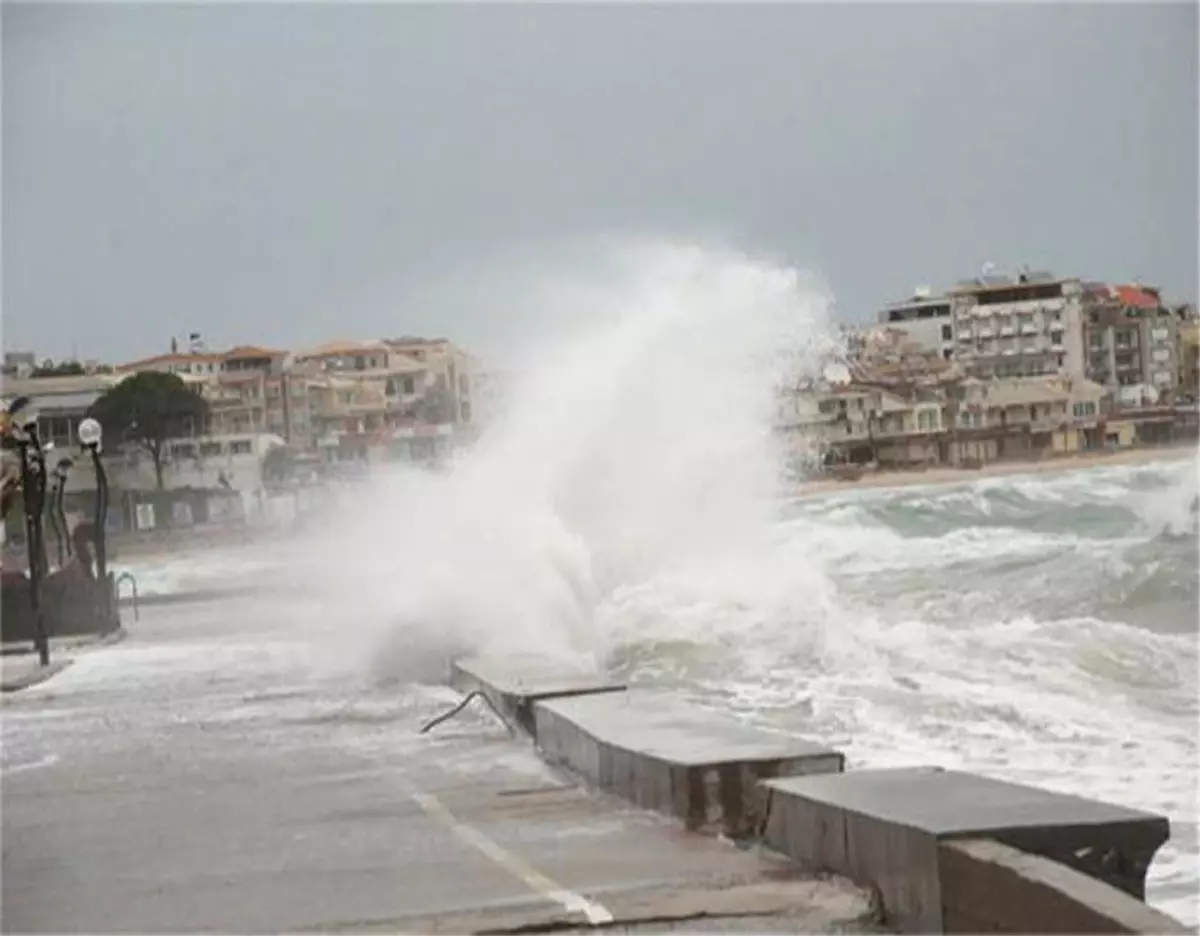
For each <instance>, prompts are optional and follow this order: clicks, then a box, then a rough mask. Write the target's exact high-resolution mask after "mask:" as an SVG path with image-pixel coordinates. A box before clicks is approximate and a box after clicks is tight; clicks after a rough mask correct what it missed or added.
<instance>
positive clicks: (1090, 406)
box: [1071, 403, 1096, 419]
mask: <svg viewBox="0 0 1200 936" xmlns="http://www.w3.org/2000/svg"><path fill="white" fill-rule="evenodd" d="M1071 414H1072V415H1073V416H1074V417H1075V418H1076V419H1083V418H1085V417H1087V416H1094V415H1096V404H1095V403H1076V404H1075V405H1074V406H1072V407H1071Z"/></svg>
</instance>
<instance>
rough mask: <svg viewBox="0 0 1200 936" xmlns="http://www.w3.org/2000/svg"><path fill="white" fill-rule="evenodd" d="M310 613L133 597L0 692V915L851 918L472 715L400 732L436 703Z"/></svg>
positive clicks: (640, 920)
mask: <svg viewBox="0 0 1200 936" xmlns="http://www.w3.org/2000/svg"><path fill="white" fill-rule="evenodd" d="M321 616H322V615H321V612H320V611H319V609H313V608H311V607H306V606H305V605H303V604H302V603H299V602H297V603H296V604H295V605H294V606H293V605H283V604H280V603H278V602H275V603H273V604H272V605H271V606H270V607H266V606H263V605H260V604H256V603H254V602H253V601H252V600H251V599H246V598H242V599H237V600H236V601H227V602H219V603H212V602H208V603H204V604H197V605H190V606H174V607H162V608H152V609H146V610H145V611H144V612H143V615H142V620H141V622H140V623H139V624H137V625H133V624H130V628H131V631H132V633H131V635H130V637H129V638H128V639H127V640H125V641H124V642H122V643H120V644H116V645H113V646H109V647H103V648H99V649H95V650H91V651H87V652H85V653H82V654H80V655H79V656H78V658H77V659H76V660H75V662H74V664H73V665H72V666H70V667H68V668H67V669H66V670H64V671H63V672H62V673H60V674H59V675H57V676H56V677H54V678H53V679H52V680H50V681H48V682H46V683H43V684H42V685H39V686H36V687H34V688H31V689H27V690H23V691H21V692H16V693H11V694H8V695H7V696H5V697H4V708H3V727H4V737H3V748H2V751H3V760H2V769H3V791H2V795H3V803H2V806H3V813H2V816H3V833H4V834H3V905H2V907H3V930H4V931H5V932H131V931H140V932H180V931H196V930H207V931H225V932H242V933H249V932H267V931H272V932H279V931H288V932H302V931H306V930H322V931H329V930H342V931H371V930H378V931H386V930H391V931H397V930H400V931H405V932H416V931H426V932H434V931H441V932H473V931H481V930H488V931H493V932H497V931H499V932H503V931H505V930H512V929H515V928H518V927H530V926H534V927H540V928H544V929H545V930H547V931H548V930H553V929H556V928H574V927H589V926H593V925H606V926H607V925H611V926H613V927H615V928H618V929H623V930H625V931H629V930H631V929H637V928H639V927H640V926H649V927H656V928H659V929H661V928H664V927H665V928H671V927H672V926H675V925H678V924H679V921H686V920H687V919H689V918H695V917H696V916H698V915H701V914H712V915H716V916H717V917H718V918H727V919H728V922H726V923H724V924H720V923H718V926H717V928H718V929H720V930H722V931H727V932H728V931H736V930H734V929H731V927H740V928H742V929H743V930H744V931H752V932H764V931H767V930H768V929H769V930H770V931H772V932H786V931H794V932H815V931H820V930H827V931H834V930H836V931H846V930H847V929H849V930H856V931H862V930H863V929H865V928H866V927H865V925H864V924H859V923H857V922H855V920H856V918H858V917H859V916H860V915H861V914H862V913H863V911H864V909H865V902H864V898H863V895H862V894H861V893H860V892H858V891H856V890H855V889H854V888H852V887H850V885H848V884H847V883H845V882H841V881H838V880H831V881H813V880H805V879H803V878H799V877H798V875H797V874H796V872H795V871H794V870H793V869H791V868H790V867H788V866H787V865H786V864H785V863H783V862H782V861H781V860H779V859H776V858H774V857H772V856H769V855H764V854H761V853H758V852H755V851H739V850H737V849H735V848H733V847H732V846H730V845H728V844H726V843H722V842H718V841H714V840H711V839H707V838H701V837H698V836H692V835H688V834H686V833H683V832H682V831H680V830H679V829H677V828H676V827H674V826H673V825H672V824H670V823H668V822H666V821H665V820H661V819H659V818H658V817H655V816H652V815H648V814H645V813H641V812H638V811H634V810H630V809H627V808H624V807H623V806H621V805H620V804H617V803H615V802H613V801H611V800H607V799H601V798H598V797H596V796H594V795H591V794H589V793H586V792H584V791H583V790H581V789H579V788H577V787H575V786H574V785H572V784H571V783H570V782H567V781H565V780H563V779H561V778H559V777H556V776H555V775H554V774H552V773H551V772H550V771H549V770H548V769H547V768H545V767H544V766H543V765H542V764H541V763H540V762H539V761H538V760H537V758H536V757H535V755H534V754H533V753H532V751H531V750H530V749H529V748H528V747H527V746H526V745H524V744H522V743H519V742H516V741H513V740H511V739H510V738H509V737H508V735H507V734H506V733H505V731H504V730H503V729H502V728H500V727H498V726H497V725H496V724H495V723H494V722H492V721H491V720H490V716H488V715H487V714H486V713H482V712H481V713H478V714H473V713H472V714H468V713H464V715H463V716H462V717H461V718H459V719H456V720H454V721H451V722H448V723H446V724H445V725H443V726H442V727H441V728H440V729H438V730H437V731H436V732H435V733H432V734H430V735H426V736H421V735H418V734H417V729H418V727H419V726H420V724H422V723H423V722H424V721H425V720H427V719H428V718H429V717H431V716H432V715H433V714H435V713H437V712H440V711H442V710H444V708H445V707H446V706H447V705H448V704H449V703H450V702H452V701H454V700H455V699H456V697H455V696H454V695H453V694H452V693H450V691H449V690H447V689H443V688H438V687H425V688H417V687H412V686H407V687H406V686H399V685H393V686H391V687H379V686H373V685H370V684H368V683H367V682H366V681H365V680H364V679H363V678H362V677H361V676H359V675H358V673H360V672H361V671H362V670H361V659H356V658H354V657H353V655H351V656H350V658H347V657H346V656H345V655H344V654H341V653H340V652H339V648H340V647H343V646H345V645H346V644H347V641H346V640H345V639H344V638H346V637H347V635H346V634H345V633H344V632H341V631H339V630H338V629H337V628H336V627H331V626H329V625H327V624H325V625H321V624H319V623H318V621H319V619H320V618H321ZM349 636H350V637H351V638H352V637H353V635H349ZM348 643H349V645H350V646H352V647H353V646H355V641H354V640H353V639H351V640H349V641H348ZM358 645H359V646H362V647H365V646H369V644H368V643H367V642H366V641H365V639H363V640H360V641H359V642H358ZM763 914H767V915H769V916H763ZM706 925H709V926H711V925H712V924H711V921H707V923H706ZM682 928H685V929H687V928H689V927H686V926H684V927H682Z"/></svg>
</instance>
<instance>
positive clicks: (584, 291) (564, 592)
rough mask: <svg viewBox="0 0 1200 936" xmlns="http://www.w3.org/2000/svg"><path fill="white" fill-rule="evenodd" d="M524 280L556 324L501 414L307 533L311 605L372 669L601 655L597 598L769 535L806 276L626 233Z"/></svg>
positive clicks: (743, 551)
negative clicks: (776, 421) (613, 243)
mask: <svg viewBox="0 0 1200 936" xmlns="http://www.w3.org/2000/svg"><path fill="white" fill-rule="evenodd" d="M520 292H521V295H520V297H519V300H518V302H519V303H524V304H526V305H529V304H533V305H535V306H536V307H537V312H538V314H540V315H541V316H542V317H543V318H547V319H552V320H553V321H554V322H555V324H556V325H557V326H558V327H557V329H556V331H557V332H559V334H558V336H557V337H555V338H553V339H550V338H548V337H546V335H544V334H543V335H533V336H530V340H528V341H526V342H522V345H523V347H522V349H521V350H522V351H523V354H522V358H523V359H524V360H525V361H526V362H531V363H529V364H528V365H527V366H526V367H525V368H524V369H523V371H522V372H521V375H520V376H519V377H518V378H517V380H516V382H515V385H514V386H513V387H512V388H511V392H510V393H509V394H508V396H507V401H506V405H505V406H504V409H503V412H502V413H500V414H498V417H497V418H496V419H494V420H493V421H492V422H491V423H490V424H489V425H488V427H487V428H486V430H485V431H484V433H483V435H482V437H481V438H480V440H479V441H478V442H477V444H476V445H474V446H473V447H472V448H471V449H470V450H468V451H466V452H464V453H462V455H461V456H460V457H459V458H458V460H457V461H456V462H455V463H454V464H453V465H451V466H450V467H449V468H448V470H446V471H444V472H439V473H432V472H425V471H418V470H413V469H411V468H409V469H405V468H400V467H397V468H395V469H392V470H389V471H385V472H383V473H382V474H379V475H377V476H376V477H374V478H373V480H372V482H371V483H370V484H369V485H367V486H366V487H365V488H364V489H362V490H360V491H358V492H356V493H355V494H354V495H352V499H350V500H349V501H348V503H347V504H346V505H344V508H343V509H342V510H341V511H340V514H341V519H340V520H339V522H338V523H337V524H336V526H335V528H334V529H331V530H328V531H326V532H325V534H324V535H322V537H321V541H320V544H319V546H318V547H317V549H318V551H319V553H320V556H321V559H320V564H321V568H322V575H321V579H322V581H323V582H324V583H325V586H324V588H320V589H318V591H319V592H320V593H321V595H322V597H323V599H324V600H323V602H322V603H323V605H324V612H323V613H324V615H325V617H326V619H327V623H328V624H329V625H330V626H332V627H334V628H336V629H337V630H339V631H341V632H343V633H349V634H362V635H364V638H365V639H364V641H362V642H361V645H362V648H363V650H364V652H365V653H366V654H367V656H368V658H369V662H370V665H371V667H372V669H373V671H374V674H375V676H376V677H378V678H387V679H397V680H412V679H426V678H439V677H441V676H442V674H443V673H444V665H445V661H446V659H447V658H448V657H451V656H454V655H457V654H460V653H466V652H538V653H541V654H549V655H559V656H572V657H574V656H586V657H591V658H593V659H595V660H597V661H601V660H603V659H604V658H605V657H606V655H607V654H608V653H609V652H610V651H611V649H612V643H611V638H612V633H611V628H609V627H608V626H607V625H606V623H605V616H604V615H603V614H598V613H597V610H598V609H600V608H601V607H602V606H605V605H606V604H608V603H609V602H610V599H611V598H612V596H614V595H616V594H626V593H629V592H631V591H636V590H637V589H638V588H639V587H641V586H643V585H645V584H647V583H650V582H652V581H662V580H665V579H668V580H669V579H670V578H671V577H672V576H673V575H681V574H684V573H685V571H686V578H687V579H688V580H689V581H691V582H693V583H695V582H697V581H701V580H702V576H701V577H698V575H697V573H698V571H699V570H709V572H710V573H711V575H712V577H713V581H714V582H719V578H720V569H722V568H728V567H729V566H730V564H735V565H741V566H745V565H747V564H753V562H754V561H755V558H754V557H756V556H758V555H760V554H761V553H762V551H763V550H767V549H769V546H770V537H771V530H772V527H773V521H774V520H775V519H776V518H777V516H778V510H779V501H778V495H779V493H780V484H781V472H780V467H781V460H780V454H781V453H780V452H779V451H778V449H777V445H776V443H775V440H774V436H773V434H772V432H771V423H772V419H773V416H774V413H775V410H776V397H775V390H776V387H777V385H778V382H779V381H780V380H781V379H785V378H786V377H787V376H789V375H795V374H797V373H801V372H804V371H805V370H806V369H810V368H811V367H812V366H813V365H814V364H815V362H816V359H817V354H818V353H819V351H820V349H821V348H823V347H825V346H827V344H828V337H827V336H828V334H829V325H828V311H829V307H830V297H829V295H828V294H827V293H826V292H825V290H824V289H823V288H822V287H821V286H820V284H819V283H818V282H817V281H816V280H815V279H813V278H812V277H810V276H807V275H805V274H802V273H801V272H799V271H797V270H794V269H789V268H786V267H783V266H779V265H776V264H772V263H769V262H761V261H757V260H754V259H752V258H750V257H747V256H745V255H743V254H740V253H736V252H731V251H724V250H713V249H709V248H705V247H698V246H691V245H678V244H664V243H639V244H633V245H623V246H620V247H618V248H615V249H607V250H605V251H603V252H602V253H601V254H598V255H597V256H596V257H595V258H594V261H593V263H592V264H590V265H588V267H587V268H585V269H580V270H576V271H566V272H560V273H558V274H556V275H554V276H544V275H543V276H538V277H531V278H530V281H529V282H528V284H527V286H526V288H524V289H522V290H521V291H520ZM503 304H504V305H508V306H511V305H513V304H514V297H513V296H505V297H503ZM498 305H499V303H498ZM563 323H566V324H565V325H564V324H563ZM307 584H308V587H312V586H313V584H314V583H311V582H310V583H307Z"/></svg>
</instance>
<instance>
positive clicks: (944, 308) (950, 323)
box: [879, 286, 955, 360]
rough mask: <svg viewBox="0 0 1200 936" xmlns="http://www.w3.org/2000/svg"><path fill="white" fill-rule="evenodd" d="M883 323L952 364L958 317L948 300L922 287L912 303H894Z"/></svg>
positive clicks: (881, 318) (884, 312) (881, 316)
mask: <svg viewBox="0 0 1200 936" xmlns="http://www.w3.org/2000/svg"><path fill="white" fill-rule="evenodd" d="M879 323H880V324H881V325H885V326H886V327H887V328H888V329H890V330H893V331H897V332H902V333H903V334H904V335H905V336H906V337H907V338H908V339H909V340H910V341H911V342H913V343H914V344H915V345H916V346H917V347H919V348H921V349H923V350H925V351H932V352H935V353H936V354H937V355H938V356H939V357H941V358H943V359H945V360H950V359H951V358H952V357H954V351H955V342H954V317H953V315H952V314H951V302H950V299H949V298H948V297H947V296H934V295H932V293H931V291H930V290H929V289H928V287H923V286H922V287H918V288H917V289H916V290H915V291H914V293H913V296H912V298H911V299H907V300H905V301H903V302H893V303H890V304H889V305H887V306H885V307H884V308H883V310H882V311H881V312H880V313H879Z"/></svg>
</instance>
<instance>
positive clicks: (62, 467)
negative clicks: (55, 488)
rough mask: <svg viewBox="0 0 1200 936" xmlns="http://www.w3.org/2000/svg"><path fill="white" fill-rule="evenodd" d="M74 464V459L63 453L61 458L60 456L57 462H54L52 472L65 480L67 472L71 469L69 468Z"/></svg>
mask: <svg viewBox="0 0 1200 936" xmlns="http://www.w3.org/2000/svg"><path fill="white" fill-rule="evenodd" d="M74 464H75V462H74V461H72V460H71V459H70V458H68V457H67V456H65V455H64V456H63V457H62V458H60V459H59V460H58V464H56V465H55V466H54V474H55V475H56V476H57V477H58V478H59V479H60V480H62V481H66V480H67V472H68V471H70V470H71V468H72V466H73V465H74Z"/></svg>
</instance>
